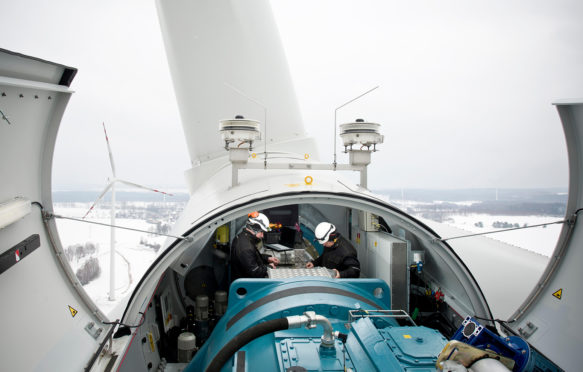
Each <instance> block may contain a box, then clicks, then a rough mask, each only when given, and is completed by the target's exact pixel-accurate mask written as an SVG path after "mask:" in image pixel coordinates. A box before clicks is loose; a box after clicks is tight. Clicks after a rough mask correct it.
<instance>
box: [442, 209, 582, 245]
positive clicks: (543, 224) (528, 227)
mask: <svg viewBox="0 0 583 372" xmlns="http://www.w3.org/2000/svg"><path fill="white" fill-rule="evenodd" d="M580 210H583V208H581V209H579V210H577V212H578V211H580ZM577 212H575V214H576V213H577ZM566 222H569V220H567V219H564V220H559V221H554V222H547V223H540V224H537V225H530V226H522V227H512V228H509V229H501V230H496V231H486V232H483V233H475V234H468V235H459V236H452V237H450V238H441V239H434V241H440V242H446V241H448V240H453V239H460V238H469V237H472V236H479V235H487V234H496V233H501V232H505V231H512V230H522V229H530V228H533V227H540V226H547V225H554V224H563V223H566Z"/></svg>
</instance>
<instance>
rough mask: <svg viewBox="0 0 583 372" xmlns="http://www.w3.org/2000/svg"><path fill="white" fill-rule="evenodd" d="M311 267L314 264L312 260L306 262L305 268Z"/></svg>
mask: <svg viewBox="0 0 583 372" xmlns="http://www.w3.org/2000/svg"><path fill="white" fill-rule="evenodd" d="M312 267H314V264H313V263H312V262H308V263H307V264H306V268H308V269H311V268H312Z"/></svg>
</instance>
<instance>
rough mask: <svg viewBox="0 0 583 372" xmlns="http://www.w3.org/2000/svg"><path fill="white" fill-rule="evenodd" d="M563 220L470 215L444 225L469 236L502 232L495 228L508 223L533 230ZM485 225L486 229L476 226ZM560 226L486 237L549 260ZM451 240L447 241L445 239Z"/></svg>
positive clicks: (451, 217) (542, 217)
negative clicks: (466, 232) (494, 224)
mask: <svg viewBox="0 0 583 372" xmlns="http://www.w3.org/2000/svg"><path fill="white" fill-rule="evenodd" d="M559 220H561V218H558V217H550V216H495V215H488V214H468V215H452V216H450V217H449V218H448V219H447V220H446V222H445V223H447V224H449V225H451V226H454V227H457V228H459V229H463V230H466V231H468V232H469V233H484V232H488V231H500V230H504V229H503V228H494V227H492V225H493V223H494V222H507V223H509V224H512V225H514V224H518V226H520V227H522V226H525V225H527V226H533V225H539V224H544V223H550V222H556V221H559ZM479 222H481V223H482V225H483V227H478V226H476V224H478V223H479ZM561 228H562V225H561V224H552V225H547V226H546V227H533V228H528V229H520V230H512V231H504V232H499V233H496V234H489V235H487V236H488V237H489V238H491V239H496V240H499V241H502V242H504V243H508V244H511V245H514V246H516V247H520V248H523V249H527V250H529V251H532V252H536V253H539V254H542V255H544V256H547V257H550V255H551V254H552V253H553V250H554V249H555V245H556V244H557V239H558V237H559V233H560V232H561ZM443 238H448V237H445V236H444V237H443Z"/></svg>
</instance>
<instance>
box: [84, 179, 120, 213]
mask: <svg viewBox="0 0 583 372" xmlns="http://www.w3.org/2000/svg"><path fill="white" fill-rule="evenodd" d="M114 182H115V181H112V182H110V183H109V184H108V185H107V187H106V188H105V190H103V192H102V193H101V195H99V197H98V198H97V200H95V202H94V203H93V205H92V206H91V208H89V210H88V211H87V213H85V215H84V216H83V219H85V217H87V215H88V214H89V213H91V211H92V210H93V208H94V207H95V206H96V205H97V203H99V201H100V200H101V199H102V198H103V196H104V195H105V194H106V193H107V192H108V191H109V189H111V186H113V183H114Z"/></svg>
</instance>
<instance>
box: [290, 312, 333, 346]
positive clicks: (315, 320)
mask: <svg viewBox="0 0 583 372" xmlns="http://www.w3.org/2000/svg"><path fill="white" fill-rule="evenodd" d="M287 319H288V322H289V329H293V328H301V327H304V326H305V327H306V328H316V326H317V325H318V324H320V325H321V326H322V327H323V328H324V334H323V335H322V346H324V347H332V346H334V334H333V332H334V329H332V323H330V321H329V320H328V318H326V317H325V316H322V315H317V314H316V313H315V312H314V311H306V312H305V313H304V315H295V316H288V317H287Z"/></svg>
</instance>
